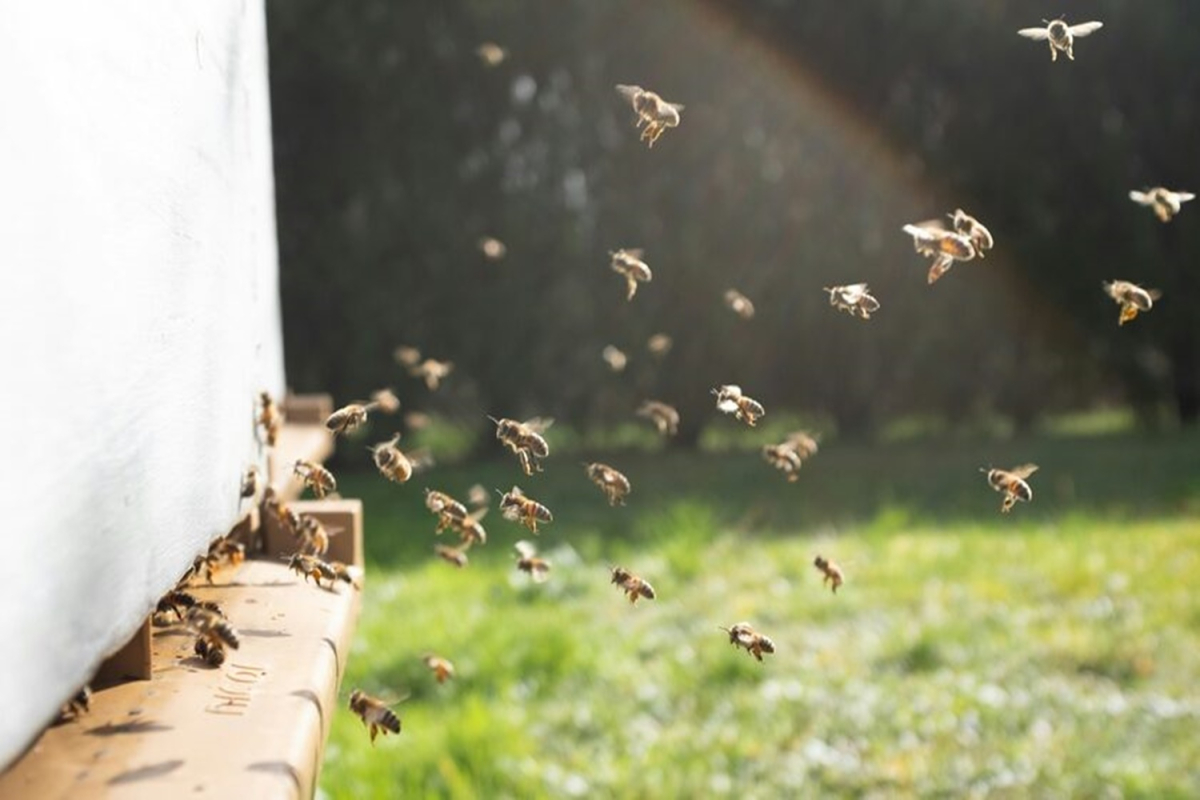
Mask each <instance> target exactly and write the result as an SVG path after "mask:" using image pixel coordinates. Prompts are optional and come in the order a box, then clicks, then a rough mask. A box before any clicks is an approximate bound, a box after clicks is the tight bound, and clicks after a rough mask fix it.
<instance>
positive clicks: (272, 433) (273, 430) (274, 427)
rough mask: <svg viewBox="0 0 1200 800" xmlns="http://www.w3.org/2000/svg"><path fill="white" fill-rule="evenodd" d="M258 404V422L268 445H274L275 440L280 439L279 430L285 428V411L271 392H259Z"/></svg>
mask: <svg viewBox="0 0 1200 800" xmlns="http://www.w3.org/2000/svg"><path fill="white" fill-rule="evenodd" d="M258 405H259V410H258V418H257V422H258V424H259V425H260V426H261V427H262V429H263V439H264V440H265V441H266V443H267V447H274V446H275V442H277V441H278V440H279V432H280V431H281V430H282V429H283V412H282V411H280V410H279V406H278V405H276V403H275V401H274V400H273V399H272V398H271V395H270V393H269V392H259V394H258Z"/></svg>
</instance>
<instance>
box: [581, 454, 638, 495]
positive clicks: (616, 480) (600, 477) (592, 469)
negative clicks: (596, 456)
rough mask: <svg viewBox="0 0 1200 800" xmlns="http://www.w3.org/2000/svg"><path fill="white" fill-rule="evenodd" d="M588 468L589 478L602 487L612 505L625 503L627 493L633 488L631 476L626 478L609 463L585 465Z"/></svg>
mask: <svg viewBox="0 0 1200 800" xmlns="http://www.w3.org/2000/svg"><path fill="white" fill-rule="evenodd" d="M583 467H584V469H586V470H587V476H588V479H589V480H590V481H591V482H592V483H594V484H596V485H597V486H599V487H600V490H601V491H602V492H604V496H605V497H607V498H608V504H609V505H610V506H623V505H625V495H627V494H629V492H630V491H631V490H632V489H633V487H632V485H630V483H629V478H626V477H625V476H624V475H622V474H621V473H620V472H618V471H617V470H615V469H613V468H612V467H610V466H608V465H607V464H600V463H594V464H587V463H585V464H584V465H583Z"/></svg>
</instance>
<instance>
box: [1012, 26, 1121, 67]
mask: <svg viewBox="0 0 1200 800" xmlns="http://www.w3.org/2000/svg"><path fill="white" fill-rule="evenodd" d="M1042 22H1045V23H1046V27H1044V28H1021V30H1019V31H1017V33H1018V34H1019V35H1021V36H1024V37H1025V38H1026V39H1033V40H1034V41H1037V42H1043V41H1044V42H1048V43H1049V44H1050V60H1051V61H1057V60H1058V54H1059V53H1066V54H1067V58H1069V59H1071V60H1072V61H1074V60H1075V40H1076V39H1079V38H1082V37H1084V36H1089V35H1091V34H1092V33H1095V32H1096V31H1098V30H1100V29H1101V28H1103V27H1104V23H1103V22H1081V23H1079V24H1078V25H1068V24H1067V23H1066V21H1065V20H1062V19H1056V20H1042Z"/></svg>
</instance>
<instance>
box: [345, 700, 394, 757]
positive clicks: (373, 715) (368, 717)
mask: <svg viewBox="0 0 1200 800" xmlns="http://www.w3.org/2000/svg"><path fill="white" fill-rule="evenodd" d="M350 710H351V711H353V712H354V713H355V714H358V716H359V719H361V720H362V721H363V724H364V725H366V726H367V729H368V730H369V731H370V732H371V746H372V747H374V746H375V736H376V734H378V733H380V732H381V731H382V732H383V735H384V736H386V735H387V734H388V731H391V732H392V733H399V732H400V717H398V716H396V712H395V711H392V709H390V708H388V705H387V704H386V703H384V702H383V701H382V700H380V699H379V698H377V697H372V696H371V695H369V694H367V693H366V692H364V691H362V690H360V689H355V690H354V691H353V692H351V693H350Z"/></svg>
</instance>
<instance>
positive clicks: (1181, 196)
mask: <svg viewBox="0 0 1200 800" xmlns="http://www.w3.org/2000/svg"><path fill="white" fill-rule="evenodd" d="M1175 199H1176V200H1178V201H1179V202H1181V203H1186V202H1187V201H1188V200H1195V199H1196V195H1194V194H1192V193H1191V192H1176V193H1175Z"/></svg>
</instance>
